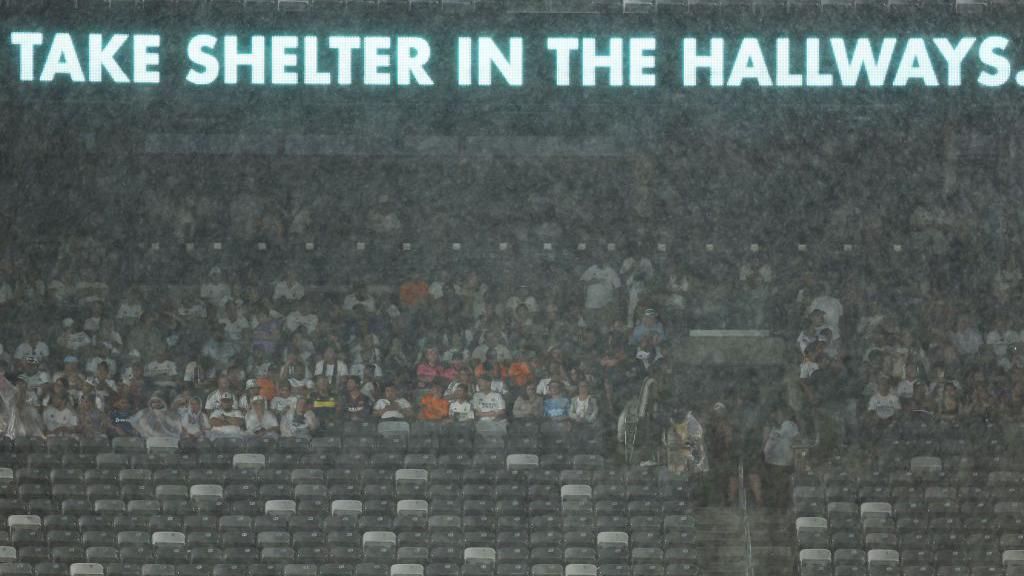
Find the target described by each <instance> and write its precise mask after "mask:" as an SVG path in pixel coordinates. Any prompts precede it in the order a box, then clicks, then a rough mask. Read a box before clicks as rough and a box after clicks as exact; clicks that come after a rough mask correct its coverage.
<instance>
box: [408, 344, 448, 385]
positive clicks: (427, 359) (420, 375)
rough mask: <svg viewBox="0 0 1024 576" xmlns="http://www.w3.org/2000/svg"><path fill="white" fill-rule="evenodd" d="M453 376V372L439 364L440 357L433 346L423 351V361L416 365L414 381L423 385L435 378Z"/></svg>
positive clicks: (446, 378) (445, 378)
mask: <svg viewBox="0 0 1024 576" xmlns="http://www.w3.org/2000/svg"><path fill="white" fill-rule="evenodd" d="M454 377H455V372H454V371H453V370H452V369H451V368H448V367H446V366H444V365H443V364H441V357H440V355H438V352H437V348H436V347H434V346H431V347H430V348H427V349H426V351H424V353H423V361H422V362H420V363H419V364H417V365H416V381H417V382H419V383H421V384H423V385H424V386H426V385H429V384H430V383H431V382H433V381H434V379H435V378H441V379H444V380H451V379H452V378H454Z"/></svg>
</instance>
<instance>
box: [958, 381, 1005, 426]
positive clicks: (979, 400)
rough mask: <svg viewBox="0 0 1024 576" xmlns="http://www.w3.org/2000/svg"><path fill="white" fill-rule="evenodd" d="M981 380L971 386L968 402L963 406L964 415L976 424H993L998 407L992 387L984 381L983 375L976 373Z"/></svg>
mask: <svg viewBox="0 0 1024 576" xmlns="http://www.w3.org/2000/svg"><path fill="white" fill-rule="evenodd" d="M977 374H979V375H980V377H981V380H980V381H975V382H973V384H972V392H971V399H970V402H969V403H968V404H967V405H966V406H964V413H965V414H967V415H969V416H970V417H971V420H973V421H974V422H976V423H979V424H987V423H989V422H994V421H995V420H996V418H997V417H998V415H999V405H998V403H997V402H996V398H995V395H994V394H993V393H992V386H991V385H990V384H989V383H988V382H986V381H985V379H984V378H985V375H984V373H982V372H980V371H979V372H977Z"/></svg>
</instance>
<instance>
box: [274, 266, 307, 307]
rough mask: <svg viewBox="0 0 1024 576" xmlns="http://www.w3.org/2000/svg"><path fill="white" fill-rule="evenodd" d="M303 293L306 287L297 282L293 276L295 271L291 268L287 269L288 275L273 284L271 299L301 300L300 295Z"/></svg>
mask: <svg viewBox="0 0 1024 576" xmlns="http://www.w3.org/2000/svg"><path fill="white" fill-rule="evenodd" d="M305 295H306V289H305V288H303V286H302V284H300V283H299V280H298V278H296V276H295V271H293V270H289V271H288V275H287V277H286V278H285V279H284V280H279V281H278V282H277V283H276V284H274V296H273V299H274V300H275V301H276V300H285V301H287V302H297V301H299V300H302V297H303V296H305Z"/></svg>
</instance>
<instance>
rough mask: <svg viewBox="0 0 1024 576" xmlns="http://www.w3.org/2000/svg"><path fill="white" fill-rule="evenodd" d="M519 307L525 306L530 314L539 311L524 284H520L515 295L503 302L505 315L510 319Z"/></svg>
mask: <svg viewBox="0 0 1024 576" xmlns="http://www.w3.org/2000/svg"><path fill="white" fill-rule="evenodd" d="M520 306H526V309H527V311H529V313H530V314H536V313H537V310H539V307H538V306H537V299H536V298H534V297H533V296H531V295H530V288H529V287H528V286H527V285H526V284H520V285H519V288H518V289H517V290H516V293H515V294H513V295H512V296H509V297H508V300H506V301H505V315H506V316H510V317H511V316H512V315H513V314H514V313H515V311H516V310H517V309H518V308H519V307H520Z"/></svg>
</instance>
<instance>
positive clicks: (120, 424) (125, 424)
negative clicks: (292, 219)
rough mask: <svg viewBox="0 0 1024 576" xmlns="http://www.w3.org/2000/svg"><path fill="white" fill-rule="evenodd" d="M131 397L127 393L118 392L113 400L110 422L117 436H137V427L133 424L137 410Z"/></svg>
mask: <svg viewBox="0 0 1024 576" xmlns="http://www.w3.org/2000/svg"><path fill="white" fill-rule="evenodd" d="M129 398H130V397H129V396H128V395H127V394H118V395H117V396H114V397H113V399H112V400H111V403H110V405H111V406H112V409H111V411H110V423H111V425H112V426H113V432H114V435H115V436H135V428H134V427H133V426H132V416H133V415H134V414H135V412H134V411H133V410H132V405H131V401H130V400H129Z"/></svg>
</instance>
